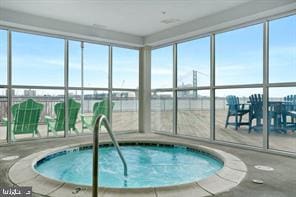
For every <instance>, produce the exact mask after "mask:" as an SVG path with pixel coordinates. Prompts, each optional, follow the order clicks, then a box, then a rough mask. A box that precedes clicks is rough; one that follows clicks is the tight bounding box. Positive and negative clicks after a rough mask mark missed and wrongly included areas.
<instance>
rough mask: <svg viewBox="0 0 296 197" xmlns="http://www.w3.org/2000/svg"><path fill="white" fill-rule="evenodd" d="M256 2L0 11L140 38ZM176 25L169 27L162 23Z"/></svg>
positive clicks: (100, 3)
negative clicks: (20, 13)
mask: <svg viewBox="0 0 296 197" xmlns="http://www.w3.org/2000/svg"><path fill="white" fill-rule="evenodd" d="M249 1H254V0H117V1H115V0H0V7H2V8H5V9H9V10H14V11H18V12H23V13H27V14H32V15H37V16H42V17H46V18H51V19H57V20H61V21H67V22H72V23H77V24H81V25H87V26H93V25H94V24H96V26H97V27H98V28H100V29H107V30H112V31H117V32H123V33H128V34H132V35H137V36H148V35H151V34H153V33H156V32H159V31H162V30H165V29H167V28H171V27H173V26H177V25H180V24H184V23H187V22H189V21H192V20H195V19H198V18H201V17H204V16H207V15H212V14H215V13H218V12H221V11H223V10H226V9H230V8H233V7H235V6H238V5H241V4H244V3H246V2H249ZM163 20H164V21H169V22H171V21H173V22H172V23H169V24H166V23H163V22H161V21H163Z"/></svg>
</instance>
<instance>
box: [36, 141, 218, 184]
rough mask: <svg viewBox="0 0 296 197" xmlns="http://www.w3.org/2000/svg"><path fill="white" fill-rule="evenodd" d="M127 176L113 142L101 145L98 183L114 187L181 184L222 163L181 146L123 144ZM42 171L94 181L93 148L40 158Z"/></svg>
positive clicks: (56, 176) (82, 181) (71, 180)
mask: <svg viewBox="0 0 296 197" xmlns="http://www.w3.org/2000/svg"><path fill="white" fill-rule="evenodd" d="M121 150H122V154H123V155H124V157H125V159H126V162H127V166H128V177H124V175H123V165H122V162H121V160H120V158H119V156H118V154H117V152H116V149H115V148H114V147H112V146H107V147H100V148H99V166H100V167H99V184H100V186H103V187H111V188H144V187H159V186H168V185H178V184H182V183H189V182H192V181H198V180H200V179H203V178H206V177H208V176H210V175H212V174H214V173H215V172H216V171H218V170H219V169H221V168H222V167H223V163H222V162H221V161H219V160H218V159H215V158H214V157H212V156H210V155H208V154H204V153H201V152H198V151H195V150H192V149H188V148H186V147H181V146H160V145H144V146H143V145H125V146H121ZM35 169H36V170H37V171H38V172H39V173H40V174H42V175H44V176H46V177H49V178H52V179H56V180H60V181H64V182H68V183H74V184H79V185H91V184H92V149H90V147H89V148H78V149H73V150H68V151H63V152H61V153H59V154H55V155H52V156H50V157H47V158H44V159H43V160H41V161H39V162H37V164H36V165H35Z"/></svg>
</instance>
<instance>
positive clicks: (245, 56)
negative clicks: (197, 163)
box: [0, 15, 296, 97]
mask: <svg viewBox="0 0 296 197" xmlns="http://www.w3.org/2000/svg"><path fill="white" fill-rule="evenodd" d="M6 47H7V35H6V31H3V30H0V84H6V83H7V82H6V81H7V78H6V75H7V74H6V72H7V68H6V62H7V59H6V55H7V53H6ZM108 50H109V49H108V47H107V46H104V45H97V44H90V43H85V46H84V72H83V74H84V86H85V87H100V88H107V87H108ZM177 51H178V54H177V57H178V62H177V75H178V79H177V83H178V86H179V87H181V86H186V87H192V86H193V83H192V78H193V76H192V75H193V74H192V73H193V70H195V71H197V86H199V87H202V86H209V84H210V38H209V37H205V38H200V39H196V40H192V41H187V42H184V43H180V44H178V45H177ZM215 54H216V57H215V58H216V59H215V61H216V85H238V84H258V83H259V84H260V83H262V82H263V74H262V73H263V25H262V24H258V25H253V26H249V27H245V28H241V29H237V30H233V31H228V32H224V33H219V34H216V53H215ZM63 65H64V40H63V39H57V38H50V37H44V36H37V35H30V34H24V33H18V32H13V33H12V83H13V84H14V85H46V86H63V84H64V66H63ZM269 65H270V66H269V67H270V68H269V78H270V82H272V83H278V82H296V15H294V16H290V17H285V18H282V19H277V20H274V21H271V22H270V58H269ZM138 72H139V52H138V51H137V50H132V49H125V48H118V47H114V48H113V87H115V88H135V89H136V88H138V81H139V78H138V77H139V74H138ZM151 73H152V76H151V86H152V88H172V84H173V81H172V80H173V48H172V46H168V47H164V48H159V49H155V50H153V51H152V68H151ZM69 85H70V86H72V87H75V86H78V87H80V86H81V49H80V42H77V41H70V43H69ZM252 93H262V89H261V88H259V89H256V90H255V89H250V88H247V89H241V90H237V89H236V90H219V91H217V92H216V95H217V96H226V95H228V94H237V95H238V96H246V97H247V96H249V95H250V94H252ZM287 94H296V88H282V89H281V88H277V89H276V88H273V89H271V91H270V95H274V96H286V95H287Z"/></svg>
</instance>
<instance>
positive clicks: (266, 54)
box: [262, 21, 269, 151]
mask: <svg viewBox="0 0 296 197" xmlns="http://www.w3.org/2000/svg"><path fill="white" fill-rule="evenodd" d="M268 74H269V23H268V21H266V22H265V23H264V31H263V109H262V110H263V149H264V150H265V151H267V150H268V148H269V138H268V132H269V131H268V130H269V117H268V98H269V90H268V83H269V76H268Z"/></svg>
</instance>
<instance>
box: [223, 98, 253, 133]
mask: <svg viewBox="0 0 296 197" xmlns="http://www.w3.org/2000/svg"><path fill="white" fill-rule="evenodd" d="M226 102H227V105H228V112H227V117H226V123H225V128H227V126H228V125H234V126H235V130H237V129H238V128H239V127H240V126H241V125H249V122H242V117H243V115H245V114H247V113H249V110H248V109H245V105H244V104H240V103H239V98H238V97H237V96H234V95H229V96H226ZM231 116H234V118H235V121H234V122H229V118H230V117H231Z"/></svg>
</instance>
